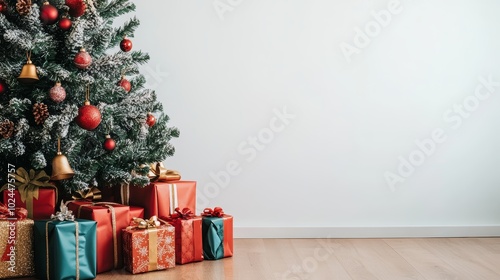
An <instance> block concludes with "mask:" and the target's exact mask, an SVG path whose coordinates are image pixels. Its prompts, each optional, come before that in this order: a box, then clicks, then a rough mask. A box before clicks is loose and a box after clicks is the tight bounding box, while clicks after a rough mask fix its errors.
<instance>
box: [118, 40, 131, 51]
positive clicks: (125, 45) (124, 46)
mask: <svg viewBox="0 0 500 280" xmlns="http://www.w3.org/2000/svg"><path fill="white" fill-rule="evenodd" d="M120 49H121V50H122V51H124V52H129V51H131V50H132V41H130V39H128V38H127V37H125V38H123V40H122V41H121V42H120Z"/></svg>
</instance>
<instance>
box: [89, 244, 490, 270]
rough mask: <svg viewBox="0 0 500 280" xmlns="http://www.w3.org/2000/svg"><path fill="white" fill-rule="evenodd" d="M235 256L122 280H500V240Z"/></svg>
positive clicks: (270, 248)
mask: <svg viewBox="0 0 500 280" xmlns="http://www.w3.org/2000/svg"><path fill="white" fill-rule="evenodd" d="M234 246H235V256H234V257H233V258H227V259H223V260H219V261H204V262H200V263H193V264H187V265H180V266H177V267H176V268H173V269H170V270H167V271H159V272H150V273H146V274H140V275H130V274H128V273H127V272H125V271H123V270H120V271H112V272H108V273H104V274H99V275H98V277H97V279H98V280H112V279H113V280H118V279H133V280H139V279H186V280H197V279H199V280H211V279H217V280H218V279H238V280H240V279H241V280H247V279H248V280H262V279H272V280H278V279H283V280H285V279H311V280H314V279H342V280H343V279H352V280H358V279H366V280H372V279H381V280H382V279H383V280H387V279H397V280H399V279H427V280H430V279H436V280H442V279H466V280H479V279H487V280H495V279H500V238H428V239H236V240H235V243H234Z"/></svg>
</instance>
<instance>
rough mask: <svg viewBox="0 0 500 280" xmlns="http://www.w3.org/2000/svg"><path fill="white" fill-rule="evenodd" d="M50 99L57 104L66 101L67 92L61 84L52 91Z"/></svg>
mask: <svg viewBox="0 0 500 280" xmlns="http://www.w3.org/2000/svg"><path fill="white" fill-rule="evenodd" d="M49 97H50V100H52V101H54V102H55V103H61V102H63V101H64V99H66V90H65V89H64V88H63V87H62V86H61V83H56V85H55V86H53V87H52V88H51V89H50V92H49Z"/></svg>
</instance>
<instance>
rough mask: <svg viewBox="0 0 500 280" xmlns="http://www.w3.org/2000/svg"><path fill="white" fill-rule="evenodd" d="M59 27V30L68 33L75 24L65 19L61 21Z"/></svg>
mask: <svg viewBox="0 0 500 280" xmlns="http://www.w3.org/2000/svg"><path fill="white" fill-rule="evenodd" d="M57 25H58V26H59V28H61V30H63V31H68V30H70V28H71V26H72V25H73V22H72V21H71V20H70V19H69V18H66V17H63V18H62V19H60V20H59V22H58V23H57Z"/></svg>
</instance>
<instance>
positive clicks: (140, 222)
mask: <svg viewBox="0 0 500 280" xmlns="http://www.w3.org/2000/svg"><path fill="white" fill-rule="evenodd" d="M159 226H160V221H159V220H158V217H156V216H153V217H151V218H149V219H147V220H144V219H141V218H134V219H133V220H132V225H131V226H130V227H129V228H131V229H150V228H156V227H159Z"/></svg>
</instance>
